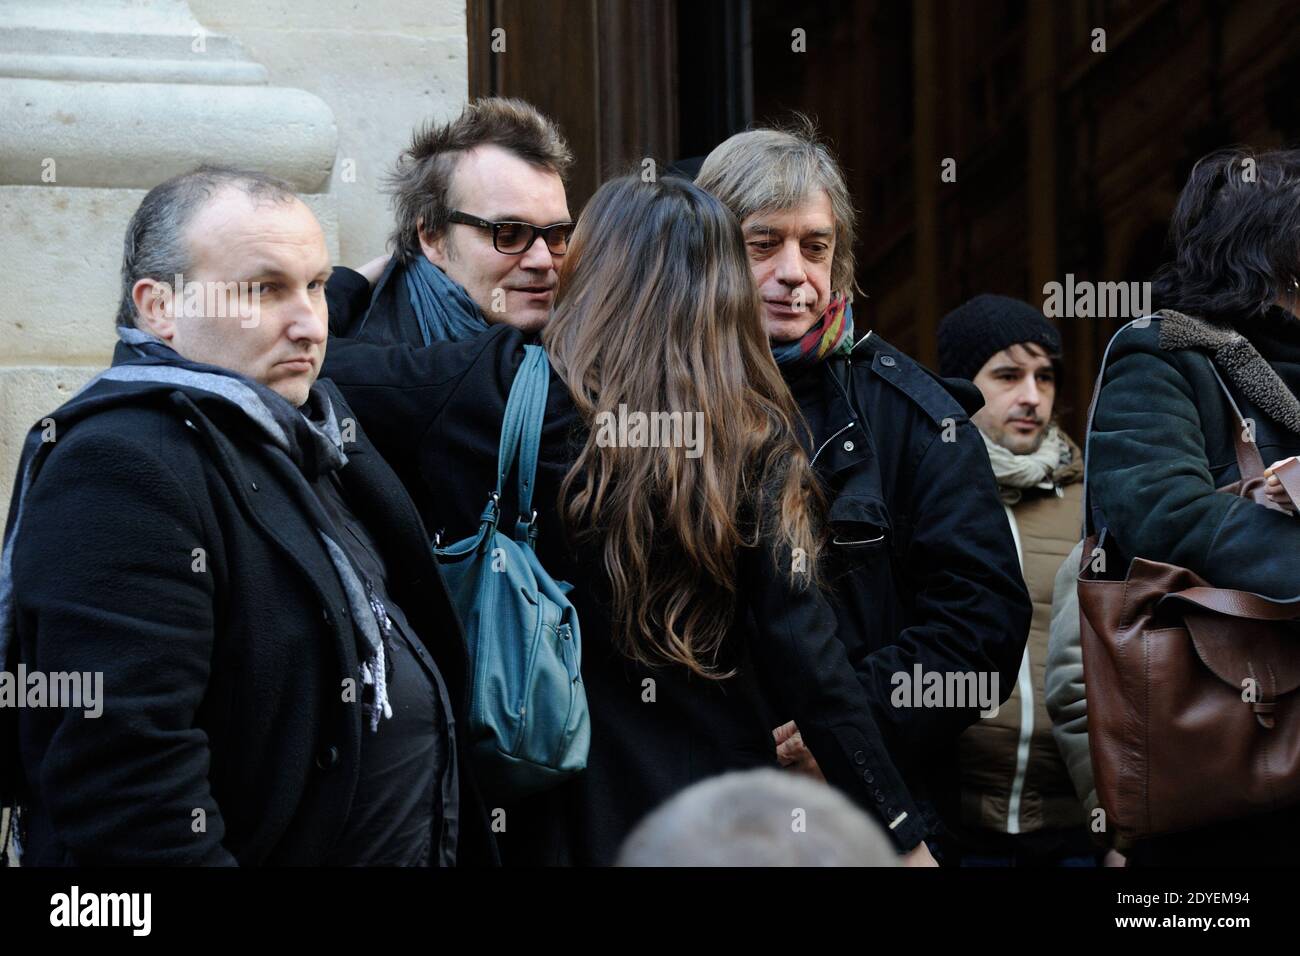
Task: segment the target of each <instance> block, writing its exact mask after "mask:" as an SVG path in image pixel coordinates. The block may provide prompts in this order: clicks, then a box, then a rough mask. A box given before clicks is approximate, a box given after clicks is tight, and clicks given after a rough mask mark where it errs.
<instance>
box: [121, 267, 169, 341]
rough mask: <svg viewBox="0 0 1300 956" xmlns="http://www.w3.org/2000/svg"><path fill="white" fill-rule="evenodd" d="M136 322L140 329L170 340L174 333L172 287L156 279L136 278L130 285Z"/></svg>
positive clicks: (164, 339)
mask: <svg viewBox="0 0 1300 956" xmlns="http://www.w3.org/2000/svg"><path fill="white" fill-rule="evenodd" d="M131 301H132V303H134V304H135V311H136V316H137V319H136V322H137V324H138V325H139V326H140V328H141V330H142V331H145V332H148V333H149V334H150V335H154V336H156V337H158V338H160V339H162V340H163V341H164V342H170V341H171V340H172V338H173V337H174V336H175V335H176V310H175V303H174V301H173V295H172V287H171V285H170V284H168V283H166V282H159V281H158V280H157V279H137V280H136V283H135V285H133V286H131Z"/></svg>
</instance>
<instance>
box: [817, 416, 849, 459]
mask: <svg viewBox="0 0 1300 956" xmlns="http://www.w3.org/2000/svg"><path fill="white" fill-rule="evenodd" d="M856 424H857V420H856V419H854V420H853V421H851V422H849V423H848V424H847V425H845V426H844V427H843V428H841V429H840V430H839V431H837V432H836V433H835V434H834V435H832V436H831V437H830V438H828V439H826V440H825V441H824V442H822V444H821V447H820V448H818V449H817V454H815V455H813V456H812V461H810V462H809V463H808V464H809V465H810V466H811V465H815V464H817V458H818V456H819V455H821V453H822V452H824V451H825V450H826V446H827V445H829V444H830V443H831V442H833V441H834V440H835V439H837V438H839V437H840V436H841V435H843V434H844V433H845V432H846V431H848V430H849V429H850V428H852V427H853V426H854V425H856Z"/></svg>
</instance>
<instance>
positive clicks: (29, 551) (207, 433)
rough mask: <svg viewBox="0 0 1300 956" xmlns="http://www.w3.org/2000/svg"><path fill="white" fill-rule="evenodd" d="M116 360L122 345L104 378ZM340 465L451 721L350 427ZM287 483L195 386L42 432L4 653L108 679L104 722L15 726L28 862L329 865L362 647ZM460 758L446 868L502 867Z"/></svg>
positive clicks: (343, 414) (44, 718)
mask: <svg viewBox="0 0 1300 956" xmlns="http://www.w3.org/2000/svg"><path fill="white" fill-rule="evenodd" d="M130 355H131V353H130V352H129V350H128V349H127V348H126V346H123V345H119V346H118V350H117V353H116V354H115V360H114V364H119V363H121V362H123V361H128V360H129V359H130ZM323 384H324V385H325V388H326V391H327V392H328V393H329V394H330V396H331V399H332V402H333V403H334V406H335V410H336V414H337V416H338V418H339V420H340V423H346V421H347V420H348V419H351V418H353V414H352V412H351V411H350V410H349V409H348V408H347V405H346V403H345V402H344V401H343V398H342V396H341V395H340V394H339V393H338V391H337V390H336V389H334V388H333V387H332V386H330V385H329V383H327V382H326V383H323ZM98 387H100V386H96V388H98ZM59 417H60V413H59V412H56V413H54V418H55V419H56V421H57V420H58V419H59ZM350 437H353V436H350V435H348V434H346V432H345V439H347V438H350ZM345 451H346V453H347V455H348V463H347V464H346V465H345V466H344V467H343V468H342V469H341V470H340V471H339V478H340V480H341V482H342V484H343V487H344V491H345V494H346V495H347V497H348V500H349V502H350V503H351V504H352V506H353V509H354V511H355V512H356V514H357V516H358V517H359V518H360V519H361V520H362V521H364V522H365V524H366V526H367V528H368V529H369V530H370V531H371V532H372V534H373V535H374V537H375V539H376V540H377V542H378V544H379V546H380V548H381V549H382V551H383V556H384V560H385V563H386V564H387V566H388V567H389V569H390V570H391V577H392V580H391V581H390V582H389V584H390V593H391V595H392V597H393V598H394V599H395V600H396V601H397V602H398V604H399V605H400V606H401V607H402V609H403V610H404V612H405V614H406V616H407V618H408V619H409V621H410V623H411V625H412V627H413V628H414V630H415V632H416V633H417V634H418V635H419V637H420V638H421V639H422V640H423V641H424V642H425V644H426V646H427V648H428V650H429V652H430V653H431V654H432V656H433V658H434V660H435V661H436V663H437V665H438V668H439V670H440V671H441V673H442V675H443V677H444V679H445V681H446V682H447V686H448V691H449V694H450V696H451V699H452V701H453V706H454V708H455V711H456V713H455V716H456V718H457V726H458V729H459V728H463V727H464V726H465V713H466V710H465V708H466V702H467V700H468V690H469V688H468V675H467V668H466V656H465V651H464V646H463V635H462V633H461V630H460V624H459V620H458V618H457V616H456V614H455V611H454V609H453V608H452V606H451V603H450V601H449V598H448V596H447V593H446V589H445V588H444V586H443V583H442V580H441V576H440V574H439V572H438V569H437V567H436V565H435V564H434V561H433V559H432V556H431V555H430V553H429V549H428V538H427V534H426V532H425V530H424V527H423V526H422V524H421V523H420V519H419V516H418V514H417V512H416V509H415V507H414V506H413V504H412V503H411V499H410V497H409V496H408V495H407V493H406V491H405V489H404V488H403V487H402V485H401V484H400V482H399V481H398V479H397V477H396V476H395V475H394V474H393V472H392V470H391V469H390V468H389V467H388V465H387V464H386V463H385V461H384V460H383V458H381V457H380V455H379V454H378V453H377V452H376V451H375V449H374V447H373V446H372V445H371V444H370V442H369V440H368V439H367V437H366V435H365V433H364V432H363V431H362V430H361V429H360V428H359V427H357V428H356V429H355V437H354V440H352V441H348V442H347V444H346V445H345ZM286 467H288V468H292V467H293V465H292V464H291V463H289V462H288V459H287V458H285V456H284V454H283V453H282V452H280V451H279V450H278V449H273V448H271V447H270V446H269V445H268V443H267V442H266V441H265V440H264V439H263V438H262V437H261V436H260V434H258V433H256V432H255V429H254V428H252V427H251V426H250V425H249V423H248V422H247V421H246V420H245V419H244V418H242V417H241V416H239V415H238V414H232V410H231V409H230V407H229V406H225V404H224V403H223V402H221V401H217V400H215V399H211V398H210V397H209V399H204V398H203V396H202V393H199V392H190V393H185V392H183V391H180V390H177V391H174V392H171V393H170V394H169V395H167V394H163V395H162V396H161V397H159V396H158V395H157V394H155V395H154V396H153V398H152V399H151V400H150V401H147V402H138V403H133V404H127V405H119V406H117V407H112V408H108V409H106V410H103V411H98V412H96V413H94V414H92V415H90V416H87V417H85V418H83V419H81V420H80V421H77V422H76V423H75V424H73V425H72V426H71V427H69V428H67V429H62V428H61V429H60V430H59V431H58V437H57V445H56V447H55V448H53V449H52V450H51V451H50V453H49V455H48V457H47V458H46V460H45V463H44V467H43V468H42V470H41V471H40V473H39V474H38V475H37V476H36V479H35V481H34V482H33V484H32V486H31V490H30V494H29V495H28V500H27V502H26V503H25V505H24V507H23V512H22V513H23V517H22V523H21V525H20V526H19V531H18V533H17V535H16V538H15V541H14V544H13V553H12V562H13V581H14V593H15V596H16V604H17V637H18V642H17V643H18V649H19V660H21V661H22V662H23V663H25V665H26V666H27V668H28V669H29V670H31V669H40V670H43V671H47V672H49V671H102V672H103V675H104V677H103V692H104V697H105V701H104V705H103V714H102V716H101V717H99V718H97V719H88V718H85V717H83V716H82V714H81V712H80V711H64V710H53V709H45V710H22V711H18V724H19V733H18V738H19V743H20V749H21V759H22V767H23V769H24V776H25V779H26V783H27V788H26V789H27V790H28V793H29V799H28V801H27V803H28V806H27V813H26V814H25V826H26V830H27V833H26V839H25V841H24V844H25V846H24V849H25V854H24V858H23V862H24V864H29V865H58V864H76V865H96V864H194V863H198V864H215V865H245V866H246V865H259V864H292V865H312V864H317V863H319V862H321V861H322V860H323V859H324V857H325V856H326V854H327V853H328V852H329V850H330V849H331V847H332V844H333V843H334V841H335V839H336V837H337V836H338V834H339V833H340V831H341V830H342V828H343V826H344V823H345V821H346V819H347V817H348V813H349V809H350V807H351V804H352V800H353V794H354V791H355V788H356V784H357V775H358V767H359V747H360V746H361V741H362V712H361V706H360V705H359V704H358V703H355V702H353V701H352V700H350V699H345V694H344V693H343V681H344V679H345V678H353V679H355V677H356V674H357V667H358V661H357V637H356V636H355V635H354V633H353V626H352V623H351V619H350V616H349V613H348V604H347V600H346V598H345V596H344V594H343V591H342V587H341V585H340V583H339V579H338V576H337V574H336V572H335V569H334V567H333V566H332V565H331V563H330V559H329V557H328V555H327V553H326V551H325V549H324V545H323V543H322V541H321V538H320V537H319V535H318V532H317V528H316V526H315V524H313V523H312V522H311V521H310V520H309V519H308V517H307V515H306V513H305V510H304V508H303V506H302V505H301V504H299V500H300V499H298V498H296V497H295V493H294V491H293V490H291V488H290V484H289V482H287V481H286ZM12 518H13V516H12V513H11V519H10V520H11V521H12ZM199 548H201V549H202V554H201V558H202V560H201V563H200V564H196V562H197V561H199V556H198V552H196V550H195V549H199ZM12 663H13V662H11V664H12ZM367 732H368V731H367ZM460 763H461V774H460V781H461V794H460V824H459V826H460V840H459V843H460V847H459V861H460V863H461V864H473V863H490V862H495V859H496V857H495V852H496V851H495V846H494V843H493V840H492V837H491V834H490V830H489V828H488V822H487V816H486V812H485V810H484V808H483V806H482V801H481V800H480V799H479V797H478V792H477V789H476V787H475V783H474V779H473V775H472V772H471V770H470V768H469V767H468V766H466V765H465V764H466V762H465V761H463V760H462V761H460ZM5 769H6V768H0V772H5ZM8 769H9V770H10V771H12V768H8ZM199 810H201V811H203V813H202V814H196V812H195V811H199ZM200 820H201V821H202V824H201V825H200V824H199V821H200Z"/></svg>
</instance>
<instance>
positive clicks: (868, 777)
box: [862, 770, 876, 783]
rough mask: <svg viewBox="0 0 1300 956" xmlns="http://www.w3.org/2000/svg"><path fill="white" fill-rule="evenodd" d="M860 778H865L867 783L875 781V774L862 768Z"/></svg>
mask: <svg viewBox="0 0 1300 956" xmlns="http://www.w3.org/2000/svg"><path fill="white" fill-rule="evenodd" d="M862 779H863V780H865V781H866V782H867V783H875V782H876V775H875V774H873V773H872V772H871V771H870V770H864V771H863V772H862Z"/></svg>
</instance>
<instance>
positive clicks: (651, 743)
mask: <svg viewBox="0 0 1300 956" xmlns="http://www.w3.org/2000/svg"><path fill="white" fill-rule="evenodd" d="M541 342H542V344H544V345H545V347H546V350H547V353H548V357H549V360H550V364H551V367H552V383H551V388H550V391H549V398H548V401H547V408H546V417H545V422H544V426H543V430H542V441H541V449H540V455H539V467H538V474H537V481H536V491H535V494H534V502H535V506H536V507H537V508H538V511H539V514H538V516H537V519H536V521H537V527H538V528H539V529H540V531H541V535H540V538H539V543H538V548H537V550H538V554H539V556H540V558H541V561H542V564H543V565H544V566H545V567H546V568H547V569H548V571H550V573H551V574H552V575H553V576H554V577H556V578H559V579H562V580H566V581H569V582H571V583H572V584H573V585H574V588H573V591H572V593H571V594H570V598H571V600H572V601H573V603H574V606H575V607H576V609H577V611H578V616H579V620H580V622H581V627H582V636H583V660H582V678H583V682H584V684H585V686H586V692H587V698H588V705H589V709H590V715H591V749H590V754H589V757H588V762H587V769H586V770H585V771H583V772H582V773H581V774H579V775H578V776H577V777H576V778H575V779H574V780H572V781H571V782H569V783H566V784H563V785H561V786H559V787H557V788H555V789H553V790H550V791H547V792H545V793H543V794H541V795H539V796H537V797H534V798H531V799H529V800H527V801H524V802H523V803H521V804H520V805H518V806H512V807H507V808H505V811H506V812H505V815H504V817H503V818H502V819H501V821H500V822H501V823H503V824H504V827H502V826H498V827H496V829H497V831H498V841H499V844H500V847H501V849H502V853H503V856H504V858H505V859H506V860H507V862H527V863H598V864H604V863H609V862H612V860H613V859H614V857H615V854H616V853H617V850H618V847H619V844H620V842H621V841H622V839H623V837H624V836H625V835H626V834H627V832H628V831H629V830H630V829H631V828H632V826H633V825H635V823H636V822H637V821H638V820H639V819H640V818H641V817H642V816H643V815H644V814H646V813H647V812H648V811H650V810H651V809H653V808H654V807H655V806H656V805H658V804H659V803H661V802H662V801H663V800H664V799H666V798H667V797H669V796H670V795H672V794H673V793H674V792H676V791H678V790H680V789H682V788H684V787H686V786H688V785H689V784H691V783H693V782H695V781H697V780H699V779H702V778H704V777H707V776H711V775H713V774H716V773H721V772H723V771H726V770H731V769H738V768H744V767H750V766H761V765H773V764H775V763H776V757H775V748H774V743H773V738H772V733H771V730H772V728H773V727H776V726H777V725H778V724H780V723H782V722H784V721H786V720H789V719H794V720H796V721H797V722H798V725H799V727H800V729H801V731H802V733H803V737H804V740H805V742H806V743H807V745H808V747H809V748H810V749H811V750H812V751H813V753H814V755H815V756H816V758H817V761H818V763H819V765H820V766H821V768H822V771H823V773H824V774H825V776H826V778H827V779H828V780H829V781H830V782H831V783H832V784H834V785H836V786H838V787H839V788H841V789H843V790H845V791H846V792H848V793H849V794H850V796H852V797H853V798H855V799H856V800H858V801H859V802H860V803H862V804H863V805H864V806H866V807H868V808H869V809H870V810H871V811H873V812H874V813H875V814H876V815H877V816H878V818H879V819H880V820H881V821H882V824H883V825H884V826H886V827H887V828H888V832H889V833H890V836H891V838H892V839H893V841H894V843H895V845H896V847H897V848H898V850H899V851H900V852H906V851H911V850H914V849H918V848H920V849H919V853H920V854H921V855H923V854H924V849H923V846H922V844H921V840H922V837H923V836H924V835H925V833H924V828H923V825H922V823H921V821H920V818H919V814H918V813H917V812H916V811H915V808H914V807H913V806H912V805H911V802H910V797H909V796H908V794H907V792H906V789H905V788H904V786H903V784H902V782H901V780H900V779H899V778H898V774H897V772H896V770H895V769H894V766H893V765H892V763H891V762H890V760H889V757H888V755H887V754H886V752H885V748H884V746H883V744H882V742H881V739H880V735H879V732H878V730H877V728H876V726H875V724H874V722H873V720H872V717H871V714H870V709H869V706H868V703H867V699H866V696H865V693H864V692H863V690H862V688H861V686H860V685H859V684H858V681H857V678H856V677H855V675H854V672H853V669H852V667H851V666H850V664H849V662H848V659H847V656H846V652H845V650H844V647H843V645H842V644H841V643H840V642H839V641H838V640H837V639H836V637H835V633H834V628H835V623H834V617H833V615H832V614H831V612H830V610H829V608H828V606H827V604H826V603H825V600H824V598H823V597H822V596H821V593H820V592H819V590H818V588H817V586H816V582H817V565H818V551H819V548H818V525H819V497H818V494H817V491H816V484H815V481H814V479H813V475H812V471H811V469H810V466H809V463H808V459H807V456H806V455H805V454H804V452H803V451H802V449H801V447H800V444H799V441H798V439H797V435H796V432H795V429H796V427H797V424H796V423H797V422H799V417H798V412H797V410H796V408H795V406H794V403H793V400H792V398H791V396H790V394H789V392H788V391H787V389H786V387H785V385H784V384H783V382H782V380H781V377H780V374H779V372H778V370H777V367H776V364H775V362H774V361H773V359H772V354H771V350H770V348H769V346H768V343H767V339H766V335H765V333H764V328H763V322H762V319H761V312H760V303H759V300H758V295H757V292H756V290H755V287H754V284H753V280H752V278H751V274H750V270H749V266H748V262H747V259H746V256H745V250H744V243H743V240H742V237H741V233H740V229H739V226H738V225H737V224H736V221H735V219H734V218H733V217H732V216H731V214H730V213H729V212H727V210H726V208H725V207H724V206H723V205H722V204H721V203H720V202H718V200H716V199H714V198H713V197H711V196H710V195H708V194H707V193H705V192H704V191H702V190H700V189H698V188H697V187H695V186H694V185H692V184H691V183H689V182H687V181H685V180H680V179H673V178H665V179H662V180H659V181H658V182H650V183H646V182H642V181H640V180H639V179H637V178H634V177H625V178H621V179H615V180H612V181H610V182H608V183H606V184H605V185H604V186H602V187H601V188H600V189H599V190H598V191H597V193H596V195H595V196H594V197H593V198H592V199H591V201H590V203H589V204H588V206H587V208H586V209H585V210H584V212H583V216H582V218H581V221H580V223H579V225H578V227H577V229H576V231H575V233H574V235H573V237H572V239H571V241H570V243H569V247H568V250H567V253H566V254H565V256H564V262H563V266H562V268H561V272H560V288H559V291H558V294H557V297H556V302H555V309H554V313H553V315H552V317H551V319H550V321H549V322H548V324H547V325H546V326H545V328H544V329H543V332H542V335H541ZM524 344H525V336H524V334H523V333H521V332H519V331H518V330H516V329H513V328H510V327H507V326H497V327H494V328H493V329H492V330H491V331H489V332H487V333H485V334H483V335H481V336H479V337H478V338H476V339H474V340H472V341H469V342H460V343H435V344H434V345H431V346H429V347H428V348H424V349H411V348H406V347H388V346H375V345H368V344H359V343H347V344H346V345H345V344H343V343H342V342H341V341H335V342H333V343H332V344H331V348H330V356H331V357H330V360H329V361H328V362H327V363H326V367H325V374H326V375H328V376H329V377H331V378H333V379H334V380H335V381H336V382H337V384H338V385H339V386H340V387H341V388H342V389H343V391H344V393H345V395H346V397H347V398H348V400H349V402H350V403H351V404H352V407H353V408H354V409H355V410H356V412H357V413H358V415H359V416H360V417H361V420H362V424H363V425H364V426H365V428H366V430H367V432H368V434H369V435H370V436H371V438H372V440H373V441H374V442H375V444H376V445H377V446H378V447H379V448H380V450H381V451H383V453H384V454H385V456H386V457H388V458H389V460H390V462H392V463H393V464H394V466H395V467H396V468H397V469H398V471H399V472H401V473H403V477H404V478H405V479H406V481H407V484H408V486H409V487H410V488H411V491H412V494H413V496H414V497H415V499H416V501H417V503H418V504H419V506H420V508H421V510H422V511H423V517H424V519H425V522H426V524H427V525H428V527H430V528H431V529H443V530H444V531H445V535H446V537H447V538H449V539H457V538H460V537H463V536H465V535H468V534H470V533H471V532H472V531H473V530H474V528H475V527H476V525H477V523H478V518H479V513H480V511H481V509H482V504H483V499H484V494H485V492H487V491H490V490H491V488H492V486H493V485H494V483H495V470H496V464H497V439H498V436H499V433H500V428H501V421H502V417H503V415H504V409H505V404H506V399H507V396H508V394H509V391H510V385H511V382H512V381H513V378H514V375H515V373H516V371H517V370H518V368H519V366H520V363H521V361H522V358H523V355H524V349H523V346H524ZM647 422H648V423H650V427H646V423H647ZM669 424H670V425H671V427H669ZM502 504H503V513H502V515H501V519H502V526H503V527H512V526H513V525H512V524H511V522H513V521H514V520H516V518H517V517H518V516H517V515H515V514H513V513H512V512H511V510H510V508H509V507H508V506H507V503H506V502H503V503H502Z"/></svg>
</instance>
